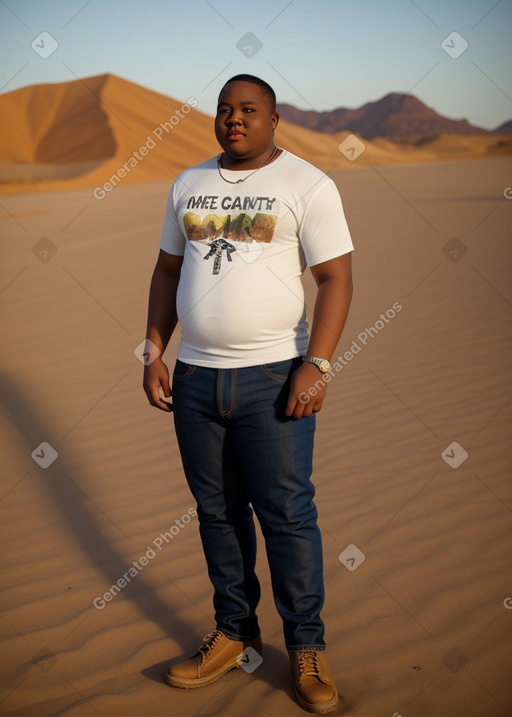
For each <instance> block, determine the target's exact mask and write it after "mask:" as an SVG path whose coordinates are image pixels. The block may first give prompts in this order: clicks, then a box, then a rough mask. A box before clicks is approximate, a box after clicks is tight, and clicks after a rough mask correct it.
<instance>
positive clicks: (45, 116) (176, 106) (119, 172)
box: [0, 74, 512, 194]
mask: <svg viewBox="0 0 512 717" xmlns="http://www.w3.org/2000/svg"><path fill="white" fill-rule="evenodd" d="M196 104H197V101H196V100H195V98H186V100H185V101H184V102H180V101H178V100H175V99H172V98H170V97H166V96H165V95H162V94H159V93H157V92H154V91H152V90H148V89H146V88H144V87H141V86H140V85H137V84H135V83H133V82H129V81H127V80H124V79H121V78H119V77H116V76H114V75H110V74H107V75H100V76H96V77H91V78H87V79H85V80H76V81H74V82H67V83H61V84H55V85H36V86H34V87H26V88H23V89H20V90H16V91H14V92H10V93H7V94H5V95H2V96H0V192H1V193H2V194H17V193H27V192H38V191H44V192H46V191H60V190H62V189H78V188H86V187H88V188H92V189H94V188H95V187H102V186H103V185H104V184H105V183H107V182H109V181H111V182H113V183H114V184H115V185H116V186H117V184H119V183H122V184H123V185H127V184H132V183H140V182H148V181H149V182H151V181H159V180H169V179H171V180H172V179H173V178H174V176H176V174H178V173H179V172H180V171H182V170H183V169H185V168H186V167H188V166H190V165H192V164H196V163H198V162H201V161H203V160H204V159H207V158H208V157H210V156H212V155H214V154H216V153H217V152H218V151H219V147H218V145H217V142H216V140H215V138H214V136H213V132H212V124H213V119H212V118H211V117H209V116H207V115H205V114H204V113H202V112H199V111H198V110H197V109H195V106H196ZM347 135H348V133H347V132H342V133H339V134H338V135H326V134H322V133H319V132H314V131H312V130H308V129H304V128H302V127H298V126H296V125H292V124H289V123H287V122H284V121H282V122H281V123H280V125H279V128H278V132H277V135H276V139H277V142H278V144H279V145H280V146H282V147H285V148H286V149H288V150H289V151H291V152H293V153H295V154H298V155H300V156H302V157H304V158H305V159H307V160H309V161H311V162H312V163H313V164H315V165H316V166H318V167H320V168H321V169H322V170H324V171H331V170H332V169H354V168H361V167H365V166H369V165H370V164H373V165H376V166H382V165H410V164H421V163H425V162H437V161H447V160H453V159H474V158H480V157H487V156H507V155H510V154H512V142H511V140H510V137H507V136H506V135H504V136H503V137H501V136H499V135H492V136H490V137H476V136H475V137H459V136H455V135H454V136H451V135H446V136H445V135H443V136H440V137H438V138H435V139H433V140H426V141H420V142H417V143H415V144H407V145H404V144H394V143H392V142H389V141H386V140H380V139H375V140H371V141H369V140H366V139H364V138H362V141H363V142H364V145H365V150H364V152H363V153H362V154H361V155H360V156H359V157H358V158H357V159H356V161H350V160H351V159H352V157H351V156H350V154H349V155H343V154H342V153H340V151H339V149H338V145H339V143H340V142H341V141H342V140H344V139H345V137H346V136H347Z"/></svg>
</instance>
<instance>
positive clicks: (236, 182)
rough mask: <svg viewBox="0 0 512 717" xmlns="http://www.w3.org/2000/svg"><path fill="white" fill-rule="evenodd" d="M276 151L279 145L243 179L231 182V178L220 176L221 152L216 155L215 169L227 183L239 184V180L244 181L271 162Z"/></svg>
mask: <svg viewBox="0 0 512 717" xmlns="http://www.w3.org/2000/svg"><path fill="white" fill-rule="evenodd" d="M277 152H279V147H274V150H273V152H272V154H271V155H270V157H269V158H268V159H267V161H266V162H264V163H263V164H262V165H261V167H257V168H256V169H255V170H254V172H251V173H250V174H248V175H247V177H244V178H243V179H236V180H235V181H234V182H232V181H231V179H226V177H223V176H222V172H221V171H220V170H221V166H220V161H221V157H222V153H221V154H219V156H218V157H217V171H218V173H219V176H220V178H221V179H223V180H224V181H225V182H228V184H240V183H241V182H245V180H246V179H249V177H252V175H253V174H256V172H259V171H260V169H262V168H263V167H265V166H266V165H267V164H270V162H271V161H272V160H273V159H274V157H275V156H276V154H277Z"/></svg>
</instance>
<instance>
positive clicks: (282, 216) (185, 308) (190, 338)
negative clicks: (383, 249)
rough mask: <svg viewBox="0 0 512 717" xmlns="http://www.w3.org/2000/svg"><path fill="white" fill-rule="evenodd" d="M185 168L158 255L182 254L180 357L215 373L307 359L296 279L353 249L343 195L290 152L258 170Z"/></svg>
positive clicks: (212, 163)
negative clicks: (213, 370) (218, 369)
mask: <svg viewBox="0 0 512 717" xmlns="http://www.w3.org/2000/svg"><path fill="white" fill-rule="evenodd" d="M221 172H222V175H223V176H224V177H225V178H226V179H229V180H230V181H231V182H236V181H237V180H240V179H243V178H244V177H246V178H247V179H246V180H245V181H243V182H240V183H236V184H230V183H228V182H226V181H225V180H224V179H222V178H221V176H220V175H219V172H218V170H217V158H216V157H214V158H212V159H209V160H208V161H206V162H203V163H202V164H199V165H197V166H195V167H191V168H190V169H187V170H185V171H184V172H183V173H182V174H180V176H179V177H178V178H177V179H176V181H175V182H174V184H173V186H172V188H171V191H170V193H169V199H168V202H167V210H166V215H165V221H164V225H163V229H162V236H161V239H160V248H161V249H163V251H165V252H167V253H169V254H175V255H179V256H183V265H182V269H181V277H180V281H179V285H178V294H177V311H178V318H179V321H180V323H181V327H182V336H181V342H180V346H179V349H178V358H179V359H180V360H181V361H184V362H186V363H190V364H195V365H197V366H209V367H213V368H237V367H244V366H254V365H259V364H265V363H272V362H274V361H283V360H285V359H289V358H293V357H294V356H300V355H303V354H305V353H306V349H307V345H308V341H309V336H308V326H307V322H306V309H305V299H304V291H303V286H302V282H301V279H300V277H301V275H302V274H303V272H304V270H305V268H306V265H309V266H314V265H315V264H320V263H321V262H324V261H327V260H328V259H333V258H334V257H337V256H341V255H342V254H345V253H347V252H350V251H352V250H353V246H352V240H351V237H350V233H349V230H348V227H347V222H346V220H345V215H344V212H343V208H342V203H341V199H340V195H339V192H338V190H337V188H336V185H335V184H334V182H333V181H332V180H331V179H330V178H329V177H327V175H325V174H324V173H323V172H321V171H320V170H319V169H317V168H316V167H313V166H312V165H311V164H309V163H308V162H305V161H304V160H302V159H300V158H299V157H296V156H295V155H293V154H290V153H289V152H287V151H286V150H285V151H283V152H282V154H281V155H280V156H279V157H278V158H277V159H276V160H274V161H273V162H271V163H270V164H268V165H266V166H264V167H261V168H260V169H258V170H257V171H256V172H255V171H254V170H246V171H232V170H228V169H222V170H221Z"/></svg>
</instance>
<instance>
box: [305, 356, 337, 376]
mask: <svg viewBox="0 0 512 717" xmlns="http://www.w3.org/2000/svg"><path fill="white" fill-rule="evenodd" d="M302 360H303V361H306V362H307V363H312V364H315V366H316V367H317V368H318V369H319V370H320V371H321V373H328V372H329V371H330V370H331V364H330V363H329V361H328V360H327V359H323V358H318V356H303V357H302Z"/></svg>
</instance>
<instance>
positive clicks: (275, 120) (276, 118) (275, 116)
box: [270, 112, 279, 129]
mask: <svg viewBox="0 0 512 717" xmlns="http://www.w3.org/2000/svg"><path fill="white" fill-rule="evenodd" d="M270 119H271V121H272V129H275V128H276V127H277V125H278V123H279V112H272V116H271V118H270Z"/></svg>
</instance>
